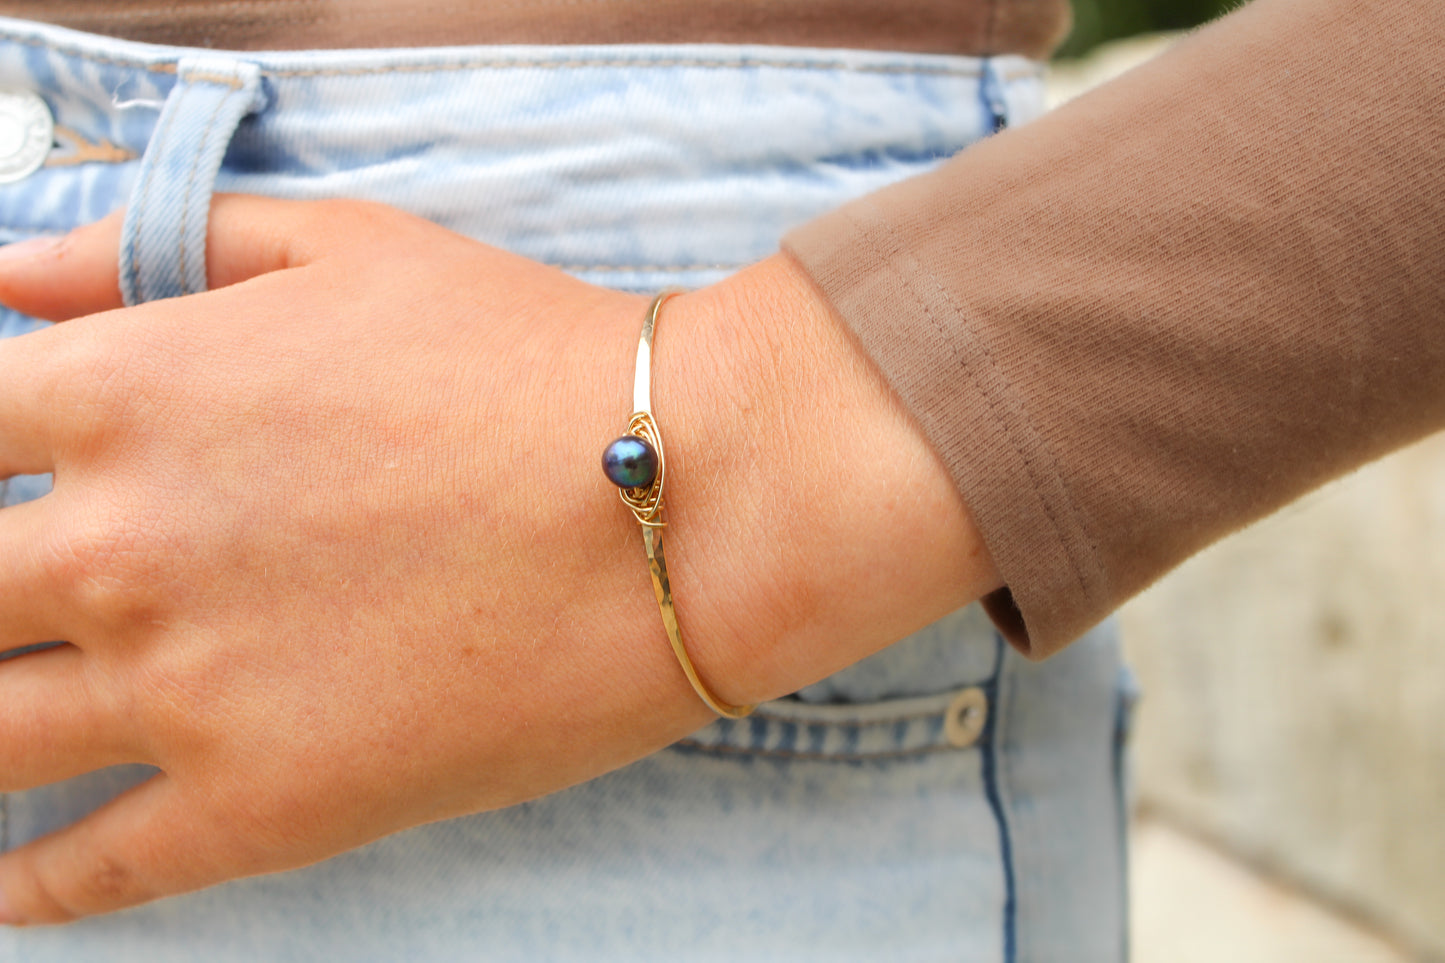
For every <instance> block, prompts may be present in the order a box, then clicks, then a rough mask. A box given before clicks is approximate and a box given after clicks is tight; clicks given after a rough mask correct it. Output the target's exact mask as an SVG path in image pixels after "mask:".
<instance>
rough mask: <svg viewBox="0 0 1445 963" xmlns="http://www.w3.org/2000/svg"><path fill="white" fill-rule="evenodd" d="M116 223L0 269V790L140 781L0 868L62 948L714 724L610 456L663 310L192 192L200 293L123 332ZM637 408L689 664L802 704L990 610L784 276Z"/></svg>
mask: <svg viewBox="0 0 1445 963" xmlns="http://www.w3.org/2000/svg"><path fill="white" fill-rule="evenodd" d="M120 223H121V222H120V216H119V214H117V215H113V216H111V217H109V218H107V219H105V220H104V221H101V222H99V223H97V224H94V225H90V226H88V227H84V228H81V229H79V230H77V231H75V232H73V233H72V234H70V235H68V236H66V237H64V238H62V239H60V240H58V241H57V242H54V243H51V244H44V243H42V244H40V245H28V246H27V247H25V248H23V249H22V248H21V247H20V246H19V245H13V246H11V248H9V249H6V252H5V255H4V256H0V301H3V302H4V303H5V304H7V305H10V306H12V307H14V308H16V309H18V310H20V311H22V312H25V313H27V314H32V315H36V316H39V317H45V318H50V319H53V320H57V321H64V322H65V323H63V324H59V325H56V326H54V327H52V328H48V329H46V330H43V331H40V332H37V333H34V334H30V335H26V336H24V337H21V338H14V339H10V340H7V341H3V342H0V386H3V387H0V476H10V475H15V474H22V473H35V472H45V471H54V473H55V489H54V491H53V492H52V493H51V494H49V495H47V496H46V497H44V498H42V499H39V500H38V501H36V502H32V503H29V504H26V505H21V506H15V507H10V508H5V509H4V510H3V511H0V649H10V648H15V647H18V646H22V645H28V644H32V643H36V642H41V641H45V640H49V639H66V640H68V641H69V644H68V645H65V646H62V647H60V648H56V649H52V650H49V651H45V652H41V653H38V654H31V655H26V656H22V657H19V658H16V659H12V660H9V661H5V662H0V791H15V790H23V789H27V788H31V787H35V786H38V785H42V784H46V783H51V782H55V781H57V780H61V779H64V778H67V777H70V776H73V775H76V774H79V773H83V772H87V771H90V770H94V769H97V768H100V767H102V766H107V765H111V764H114V763H122V762H142V763H148V764H151V765H154V766H157V767H159V768H160V769H161V770H162V773H161V774H160V775H158V776H156V777H155V778H154V779H152V780H151V781H150V782H148V783H146V784H144V785H143V786H141V787H139V788H137V789H136V790H133V791H132V792H130V793H128V794H126V795H125V796H123V797H121V798H120V799H118V800H116V801H115V802H113V803H112V804H110V805H108V806H106V807H105V808H103V809H101V810H100V811H98V812H96V813H94V814H92V815H90V816H88V817H86V818H84V819H82V820H81V821H79V822H78V823H76V824H74V825H72V826H69V827H67V828H65V829H62V830H60V831H59V832H57V833H55V834H53V835H51V836H49V837H46V838H44V839H40V840H37V841H35V842H32V843H30V844H28V845H25V846H23V847H21V848H19V849H17V850H15V851H13V852H10V853H7V854H5V855H3V856H0V921H3V922H6V923H9V924H12V925H24V924H39V923H57V922H63V921H66V920H70V919H74V918H76V917H80V916H86V915H90V914H96V913H105V912H109V911H113V910H117V909H121V908H123V907H127V906H132V905H135V904H138V903H143V902H146V901H149V900H152V899H156V898H158V897H162V896H166V895H170V894H175V893H181V892H185V891H189V890H193V889H197V888H200V887H204V886H209V885H212V884H215V883H218V882H221V881H224V880H228V879H233V878H236V877H240V876H246V875H251V874H256V873H265V872H273V871H277V870H283V869H288V868H292V867H297V866H302V865H305V864H308V863H312V862H315V861H317V860H321V859H324V858H326V857H328V856H332V855H334V854H336V853H339V852H342V851H344V850H347V849H350V848H352V847H355V846H359V845H361V844H363V843H366V842H368V841H371V840H374V839H376V838H378V837H381V836H384V835H387V834H389V833H392V832H396V831H398V830H401V829H404V828H407V827H410V826H414V825H417V824H420V823H425V822H429V821H433V820H438V819H445V818H448V817H453V816H457V815H461V814H465V813H474V812H479V811H482V810H487V809H495V808H499V807H504V806H509V805H512V804H515V803H518V802H522V801H524V800H527V799H531V798H535V797H537V796H540V795H543V794H545V793H549V792H554V791H556V790H559V789H562V788H565V787H567V786H570V785H573V784H575V783H578V782H581V781H583V780H586V779H589V778H592V777H594V776H597V775H600V774H602V773H604V772H607V771H609V770H612V769H615V768H617V767H619V766H623V765H626V764H627V763H629V762H631V761H634V760H636V759H638V758H640V757H642V756H644V755H646V754H648V753H651V752H653V751H655V750H657V749H659V748H662V747H663V746H666V745H667V744H669V743H671V742H673V741H675V740H676V739H678V738H679V737H681V736H683V735H685V734H687V733H688V732H691V731H693V730H695V729H697V728H698V727H700V726H702V725H705V724H706V723H707V722H708V721H709V720H710V719H711V715H710V713H709V712H708V710H707V709H706V708H705V707H704V706H703V705H702V703H701V702H700V701H699V700H698V699H697V697H696V696H695V695H694V694H693V692H692V690H691V689H690V688H689V686H688V684H687V682H686V679H685V678H684V677H683V674H682V671H681V669H680V668H679V667H678V665H677V663H676V661H675V660H674V658H673V656H672V652H671V650H670V649H669V647H668V643H667V639H666V635H665V634H664V632H663V629H662V625H661V621H660V619H659V616H658V612H657V606H656V603H655V601H654V599H653V596H652V588H651V583H650V581H649V579H648V576H647V571H646V563H645V559H644V556H643V553H642V546H641V538H640V535H639V532H638V528H637V525H636V523H635V522H634V521H633V520H632V517H631V515H630V514H629V513H628V512H627V511H626V509H625V508H624V507H623V506H622V505H621V504H620V503H619V501H618V499H617V495H616V490H615V489H614V488H613V487H612V486H611V485H610V484H609V483H608V482H607V480H606V479H605V477H604V476H603V474H602V471H601V468H600V454H601V451H602V448H603V447H604V446H605V445H606V444H607V442H608V441H610V440H611V439H612V438H613V437H615V436H616V435H617V434H619V433H620V432H621V430H622V429H623V427H624V426H625V424H626V419H627V416H628V414H629V411H630V407H631V390H630V389H631V383H632V371H633V355H634V352H635V350H636V344H637V336H638V332H639V330H640V326H641V318H642V314H643V311H644V309H645V308H646V304H647V300H646V299H645V298H641V297H638V296H634V295H627V294H619V293H616V292H612V291H607V290H604V289H601V288H596V287H592V286H590V285H587V284H584V283H582V282H579V281H577V280H575V279H572V278H570V277H568V276H566V275H565V274H563V273H561V272H560V271H557V270H555V269H553V268H549V267H546V266H544V265H541V264H537V263H535V262H532V261H528V260H526V259H523V258H520V257H517V256H515V255H511V254H508V253H506V252H503V251H500V250H497V249H495V248H490V247H487V246H485V245H482V244H478V243H475V242H473V241H469V240H467V239H465V238H462V237H460V236H458V235H455V234H452V233H450V232H448V231H445V230H443V229H442V228H439V227H436V226H435V225H432V224H429V223H426V222H424V221H421V220H418V219H415V218H412V217H410V216H408V215H405V214H402V213H400V212H398V211H395V210H392V209H389V208H385V207H380V206H375V205H367V204H361V203H355V202H323V203H294V202H282V201H276V200H269V199H261V198H252V197H240V196H229V197H220V198H217V200H216V202H215V204H214V206H213V208H212V217H211V224H210V238H209V242H208V252H207V266H208V272H209V277H210V284H211V287H212V290H211V291H210V292H208V293H205V294H199V295H194V296H190V297H185V298H177V299H173V300H168V301H161V302H154V303H150V304H146V305H142V306H139V307H135V308H122V307H121V304H120V297H119V294H118V289H117V279H116V258H117V247H118V243H119V235H120ZM653 399H654V411H655V412H656V414H657V418H658V422H659V424H660V425H661V426H662V430H663V437H664V441H665V443H666V445H667V453H668V476H667V477H668V484H667V489H666V506H667V509H666V510H667V518H668V522H669V529H668V531H669V533H670V534H669V542H668V559H669V566H670V569H671V575H672V583H673V587H674V591H675V597H676V602H677V608H678V613H679V618H680V619H681V621H682V625H683V631H684V633H685V638H686V639H687V643H688V647H689V650H690V652H691V654H692V657H693V659H694V661H695V663H696V664H697V666H698V668H699V671H700V672H701V673H702V675H703V677H704V679H706V680H707V681H708V682H709V684H710V685H711V687H712V688H713V690H714V691H715V692H716V693H717V694H718V696H719V697H720V698H722V699H724V700H725V701H728V702H733V703H742V702H757V701H762V700H766V699H769V698H774V697H777V696H780V695H783V694H785V693H788V692H791V691H793V690H795V689H797V688H799V687H800V686H802V685H806V684H808V683H810V682H813V681H816V680H818V679H820V678H823V677H824V676H827V675H829V674H831V673H833V672H835V671H837V670H839V669H841V668H843V667H845V666H847V665H849V664H851V663H853V662H856V661H857V660H859V659H861V658H863V657H865V656H867V655H870V654H872V653H873V652H875V651H877V650H879V649H881V648H883V647H884V646H886V645H887V644H889V643H890V642H892V641H894V640H895V639H898V638H900V637H902V636H903V635H905V634H907V633H908V632H910V631H913V630H914V629H917V628H919V627H921V626H923V625H926V624H927V623H929V622H931V621H933V620H935V619H936V618H938V617H940V616H941V615H943V614H945V613H946V612H948V611H950V610H952V609H954V608H956V607H958V606H959V605H962V604H964V603H966V602H968V601H970V600H972V599H974V598H977V597H978V596H980V595H981V594H983V593H984V592H987V591H989V590H991V589H993V588H995V587H996V586H997V584H998V579H997V575H996V574H995V572H994V568H993V565H992V562H991V561H990V559H989V557H988V554H987V552H986V551H985V549H984V547H983V545H982V543H981V542H980V540H979V537H978V534H977V531H976V529H975V527H974V525H973V523H972V522H971V520H970V518H969V516H968V513H967V510H966V508H965V506H964V505H963V503H962V502H961V500H960V499H959V496H958V493H957V492H956V490H955V489H954V487H953V485H952V483H951V480H950V479H949V476H948V474H947V472H946V471H945V469H944V468H943V466H942V464H941V463H940V462H939V461H938V459H937V457H936V456H935V455H934V453H933V452H932V450H931V449H930V448H929V446H928V444H927V442H926V440H925V438H924V436H923V434H922V432H921V430H920V429H919V428H918V427H917V425H916V424H915V423H914V422H913V421H912V420H911V419H910V418H909V417H908V415H907V414H906V413H905V412H904V411H903V409H902V408H901V406H900V404H899V402H898V401H897V399H896V397H895V396H894V395H893V394H892V393H891V392H890V390H889V389H888V387H887V385H886V384H885V383H884V382H883V380H882V378H881V377H880V376H879V375H878V373H877V371H876V370H875V369H874V368H873V367H872V366H871V364H870V363H869V361H868V360H867V358H866V356H865V355H864V354H863V352H862V351H861V349H860V348H859V347H858V346H857V344H856V343H855V342H854V341H853V339H852V337H851V336H850V334H849V333H848V332H847V330H846V329H845V328H844V327H843V325H842V324H841V322H840V321H839V320H838V319H837V318H836V317H835V316H834V315H833V314H832V312H831V311H830V309H829V308H828V306H827V304H826V303H825V302H824V300H823V299H822V297H821V295H820V294H819V293H818V292H817V291H816V290H815V289H814V288H813V287H812V285H811V283H810V282H809V281H808V279H807V277H806V276H805V275H804V274H803V273H802V272H801V270H800V269H799V268H798V267H797V265H796V264H795V263H794V262H792V261H791V260H790V259H789V258H787V257H786V256H785V255H781V254H780V255H776V256H774V257H771V258H769V259H767V260H765V261H763V262H761V263H759V264H757V265H755V266H754V267H752V268H749V269H747V270H744V271H742V272H740V273H739V274H737V275H735V276H733V277H732V278H729V279H728V280H727V281H724V282H722V283H720V284H718V285H716V286H714V287H712V288H708V289H705V290H702V291H698V292H694V293H690V294H687V295H684V296H682V297H678V298H675V299H673V300H672V301H670V302H669V303H668V305H667V306H666V308H665V309H664V313H663V317H662V320H661V322H660V323H659V327H658V335H657V340H656V351H655V355H654V359H653Z"/></svg>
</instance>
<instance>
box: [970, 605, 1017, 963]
mask: <svg viewBox="0 0 1445 963" xmlns="http://www.w3.org/2000/svg"><path fill="white" fill-rule="evenodd" d="M1004 646H1005V643H1004V641H1003V637H1002V636H1000V635H997V634H995V636H994V651H995V653H996V654H995V657H994V659H995V661H994V670H993V676H992V677H991V678H990V679H989V684H988V686H987V687H986V689H987V690H988V692H989V696H990V703H991V705H990V708H991V710H992V711H991V712H990V713H989V717H988V721H987V722H986V723H985V724H984V731H983V732H982V733H981V734H980V737H979V740H978V745H979V746H980V747H981V749H982V752H983V754H982V759H981V763H982V769H983V772H982V776H983V792H984V798H986V799H987V800H988V805H989V809H990V810H991V811H992V812H993V817H994V823H995V825H996V826H997V827H998V844H999V861H1000V862H1001V863H1002V864H1003V883H1004V905H1003V919H1002V924H1003V952H1004V963H1015V961H1016V959H1017V955H1018V945H1017V918H1018V886H1017V880H1016V878H1015V874H1014V853H1013V829H1012V826H1011V825H1010V823H1009V819H1008V813H1007V812H1006V807H1005V804H1004V798H1003V797H1004V781H1005V773H1004V762H1003V758H1002V757H1003V752H1002V751H1001V750H1002V748H1003V744H1004V735H1003V733H1004V727H1005V726H1006V724H1007V721H1006V716H1007V714H1006V712H1005V711H1004V701H1005V696H1004V685H1005V672H1004V655H1005V651H1004Z"/></svg>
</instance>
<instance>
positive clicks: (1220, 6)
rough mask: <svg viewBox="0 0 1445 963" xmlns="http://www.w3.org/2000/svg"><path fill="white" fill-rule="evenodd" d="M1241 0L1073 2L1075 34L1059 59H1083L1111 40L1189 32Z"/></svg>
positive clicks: (1091, 0)
mask: <svg viewBox="0 0 1445 963" xmlns="http://www.w3.org/2000/svg"><path fill="white" fill-rule="evenodd" d="M1238 5H1239V0H1073V6H1074V31H1073V33H1071V34H1070V35H1069V39H1068V40H1067V41H1066V42H1065V43H1064V45H1063V47H1061V48H1060V49H1059V51H1058V54H1057V56H1059V57H1079V56H1082V55H1083V54H1086V53H1088V52H1089V51H1090V50H1091V49H1093V48H1094V47H1096V46H1098V45H1099V44H1101V43H1104V42H1106V41H1109V40H1117V39H1119V38H1120V37H1130V36H1133V35H1134V34H1136V33H1149V32H1152V31H1155V30H1186V29H1188V28H1189V27H1193V26H1197V25H1198V24H1201V23H1204V22H1205V21H1206V20H1212V19H1214V18H1215V17H1217V16H1219V15H1220V14H1222V13H1224V12H1225V11H1227V10H1229V9H1231V8H1233V7H1236V6H1238Z"/></svg>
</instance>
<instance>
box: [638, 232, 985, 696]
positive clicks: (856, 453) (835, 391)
mask: <svg viewBox="0 0 1445 963" xmlns="http://www.w3.org/2000/svg"><path fill="white" fill-rule="evenodd" d="M654 348H655V355H654V397H655V398H656V399H657V410H658V412H659V414H658V421H659V424H660V425H661V426H662V430H663V434H664V438H665V441H666V444H667V452H668V481H667V513H668V519H669V526H668V532H669V539H670V540H669V543H668V560H669V566H670V568H671V570H672V585H673V592H674V596H675V598H676V601H677V611H678V617H679V619H680V620H681V622H682V625H683V632H684V637H685V638H686V640H687V645H688V649H689V651H690V652H691V654H692V658H693V660H694V661H695V662H696V664H697V666H698V670H699V672H701V673H702V675H703V678H704V679H705V680H706V681H707V682H708V684H709V685H710V686H711V687H712V688H713V690H714V691H715V693H716V694H717V695H718V697H719V698H721V699H723V700H725V701H729V702H755V701H759V700H762V699H767V698H774V697H777V696H779V695H783V694H785V693H787V692H790V691H793V690H795V689H797V688H799V687H801V686H803V685H806V684H808V683H811V682H814V681H816V680H817V679H820V678H822V677H824V676H826V675H829V674H831V673H832V672H835V671H837V670H839V669H841V668H843V667H845V666H847V665H850V664H852V663H853V662H856V661H858V660H859V659H862V658H864V657H866V656H868V655H871V654H872V653H873V652H876V651H878V650H879V649H881V648H883V647H885V646H886V645H888V644H889V643H891V642H892V641H894V640H896V639H898V638H901V637H902V636H904V635H906V634H908V633H909V632H911V631H914V630H916V629H918V628H921V627H922V626H924V625H926V624H928V623H929V622H931V621H933V620H935V619H937V618H939V617H941V616H942V615H944V614H946V613H947V612H949V611H951V610H952V609H954V608H957V607H958V606H960V605H962V604H964V603H966V602H968V601H971V600H973V599H975V598H977V597H979V596H980V595H982V594H983V593H984V592H986V591H988V590H990V589H992V588H994V587H996V584H997V576H996V575H995V573H994V570H993V565H992V561H991V559H990V558H989V556H988V553H987V551H986V550H985V549H984V546H983V544H982V541H981V539H980V538H979V536H978V532H977V530H976V528H975V527H974V525H973V523H972V520H971V518H970V517H969V515H968V512H967V509H966V507H965V506H964V504H963V502H962V500H961V498H960V497H959V495H958V493H957V491H956V490H955V489H954V487H953V483H952V480H951V478H950V476H949V474H948V472H947V469H946V468H945V467H944V466H943V464H942V462H941V461H940V460H939V459H938V457H937V455H936V454H935V453H934V451H933V449H932V448H931V446H930V445H929V443H928V441H927V439H926V437H925V436H924V435H923V432H922V430H921V429H920V428H919V427H918V425H917V423H916V422H915V421H914V420H913V419H912V418H911V416H909V415H908V414H907V412H906V411H905V410H904V409H903V407H902V405H901V403H900V402H899V401H898V399H897V397H896V396H895V395H894V394H893V392H892V390H891V389H890V388H889V387H888V386H887V384H886V383H885V381H884V380H883V378H882V375H881V374H880V373H879V372H878V371H877V369H876V368H875V367H874V365H873V364H872V362H871V360H870V359H869V358H868V357H867V356H866V354H864V352H863V351H862V349H861V347H860V346H859V345H858V344H857V342H856V340H855V339H854V338H853V336H852V334H851V332H849V331H848V330H847V328H846V326H845V325H844V324H843V322H842V321H841V319H839V318H838V317H837V316H836V315H835V314H834V312H833V311H832V309H831V307H830V306H829V305H828V303H827V302H826V300H825V299H824V298H823V296H822V294H821V293H820V292H819V291H818V290H817V289H816V287H814V285H813V284H812V282H811V280H810V279H809V278H808V277H807V275H806V274H804V273H803V271H802V269H801V268H800V267H799V266H798V265H797V264H796V262H794V261H793V260H792V259H791V258H789V257H787V256H786V255H783V254H778V255H774V256H773V257H771V258H768V259H767V260H764V261H762V262H760V263H759V264H756V265H754V266H752V267H750V268H748V269H746V270H744V271H742V272H739V273H738V274H736V275H734V276H732V277H731V278H729V279H727V280H726V281H723V282H721V283H719V284H717V285H714V286H712V287H710V288H706V289H703V290H701V291H697V292H692V293H690V294H687V295H683V296H681V297H677V298H674V299H672V300H671V301H670V302H669V303H668V304H667V306H666V307H665V308H664V316H663V318H662V320H661V321H660V322H659V324H658V335H657V341H656V343H655V345H654Z"/></svg>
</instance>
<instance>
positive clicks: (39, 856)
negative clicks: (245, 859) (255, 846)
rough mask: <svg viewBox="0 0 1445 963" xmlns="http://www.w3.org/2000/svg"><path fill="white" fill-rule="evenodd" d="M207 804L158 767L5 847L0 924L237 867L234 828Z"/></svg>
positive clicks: (100, 909) (58, 915)
mask: <svg viewBox="0 0 1445 963" xmlns="http://www.w3.org/2000/svg"><path fill="white" fill-rule="evenodd" d="M205 809H206V807H204V806H198V805H195V804H194V802H193V801H192V800H190V799H189V798H187V797H186V796H185V795H184V794H183V793H182V792H181V790H180V789H179V788H177V786H176V784H175V783H174V782H172V781H171V780H170V779H169V778H168V777H167V776H165V775H164V774H160V775H156V776H154V777H152V778H151V779H149V780H148V781H146V782H144V783H142V784H141V785H139V786H137V787H136V788H134V789H132V790H130V791H129V792H127V793H124V794H123V795H121V796H119V797H117V798H116V799H115V800H113V801H111V802H110V803H109V804H107V805H106V806H104V807H102V808H101V809H98V810H96V811H95V812H94V813H91V814H90V815H89V816H87V817H86V818H84V819H82V820H80V821H79V822H77V823H74V824H73V825H70V826H67V827H65V828H64V829H61V830H59V831H57V832H54V833H52V834H50V835H49V836H45V837H42V838H40V839H37V840H35V841H34V842H32V843H29V844H27V845H25V846H22V847H20V848H19V849H16V850H14V851H13V852H10V853H6V854H5V855H4V856H3V857H0V924H5V925H10V926H24V925H30V924H36V923H64V922H67V921H69V920H73V919H77V918H79V917H82V916H92V915H95V914H97V913H108V912H110V911H112V910H118V909H123V908H125V907H127V906H134V905H136V904H139V903H145V902H149V901H150V900H153V899H157V898H159V897H162V896H169V895H172V894H175V893H183V892H188V891H190V890H194V889H200V888H201V887H203V886H207V885H209V884H211V883H214V882H217V881H219V880H221V879H226V878H229V877H232V876H236V875H239V874H240V873H241V872H244V871H245V870H244V869H243V868H242V867H239V866H229V862H231V861H230V860H227V859H226V853H225V851H224V846H225V843H224V840H226V839H227V838H228V836H229V834H227V833H225V832H224V830H223V828H222V826H221V825H220V822H219V821H218V820H216V819H213V818H210V817H209V816H208V815H207V813H206V811H205ZM236 861H237V862H239V860H236ZM223 867H224V868H223Z"/></svg>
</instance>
